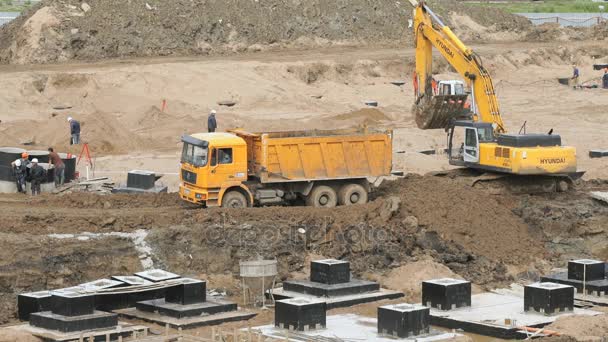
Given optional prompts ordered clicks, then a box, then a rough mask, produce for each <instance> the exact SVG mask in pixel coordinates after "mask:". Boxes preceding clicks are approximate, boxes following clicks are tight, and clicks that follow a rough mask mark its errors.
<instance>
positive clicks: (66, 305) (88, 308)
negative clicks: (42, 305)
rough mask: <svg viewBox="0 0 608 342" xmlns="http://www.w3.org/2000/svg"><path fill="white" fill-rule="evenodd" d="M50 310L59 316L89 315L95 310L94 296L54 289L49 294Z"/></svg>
mask: <svg viewBox="0 0 608 342" xmlns="http://www.w3.org/2000/svg"><path fill="white" fill-rule="evenodd" d="M51 311H52V313H53V314H55V315H61V316H68V317H74V316H83V315H90V314H92V313H93V312H94V311H95V296H94V295H88V294H85V295H82V294H78V293H73V292H68V291H63V292H61V291H54V292H53V293H52V296H51Z"/></svg>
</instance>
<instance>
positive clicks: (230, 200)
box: [222, 191, 247, 208]
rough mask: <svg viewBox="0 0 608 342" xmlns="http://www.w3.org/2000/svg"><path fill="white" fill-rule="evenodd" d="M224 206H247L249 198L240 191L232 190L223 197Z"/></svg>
mask: <svg viewBox="0 0 608 342" xmlns="http://www.w3.org/2000/svg"><path fill="white" fill-rule="evenodd" d="M222 208H247V198H245V195H243V194H242V193H240V192H238V191H230V192H228V193H226V194H225V195H224V197H223V198H222Z"/></svg>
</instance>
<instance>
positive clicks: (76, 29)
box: [0, 0, 530, 63]
mask: <svg viewBox="0 0 608 342" xmlns="http://www.w3.org/2000/svg"><path fill="white" fill-rule="evenodd" d="M431 6H432V7H433V8H435V10H436V11H437V13H439V14H440V15H443V16H444V17H445V19H446V23H448V24H452V22H451V21H452V19H453V18H452V17H450V15H449V14H450V13H451V12H457V13H462V14H463V15H464V16H466V18H469V19H470V20H472V21H474V22H475V23H477V24H475V25H473V26H474V28H477V27H479V26H480V25H481V26H483V27H486V28H487V30H488V31H489V32H497V31H509V32H519V31H520V30H521V29H522V28H524V27H525V26H526V25H530V24H529V22H528V21H527V20H526V19H524V18H520V17H518V16H515V15H510V14H507V13H503V12H501V11H499V10H496V9H488V8H485V7H483V6H472V7H469V6H466V5H462V4H459V3H458V2H457V1H454V0H450V1H434V2H431ZM411 13H412V10H411V7H410V6H409V4H407V3H403V2H395V1H392V0H380V1H376V2H374V3H370V2H368V1H366V0H354V1H353V0H338V1H329V2H326V1H320V0H315V1H302V0H298V1H291V2H284V1H280V0H266V1H246V2H243V1H239V0H228V1H226V0H176V1H170V2H167V1H159V0H132V1H120V2H117V1H110V0H102V1H92V2H90V3H87V2H83V1H81V0H67V1H66V0H44V1H43V2H42V3H41V4H39V5H37V6H35V7H33V8H32V9H30V10H29V11H27V12H26V13H24V14H23V15H22V16H21V17H20V18H19V19H17V20H15V21H14V22H11V23H9V24H8V25H5V26H3V27H2V28H0V61H1V62H3V63H46V62H56V61H65V60H71V59H80V60H97V59H103V58H114V57H126V56H166V55H197V54H210V53H214V54H217V53H229V52H245V51H249V52H256V51H261V50H264V49H267V48H282V47H296V48H307V47H311V46H327V45H334V44H361V43H374V44H379V43H380V44H381V43H395V42H399V43H403V42H404V41H406V40H407V41H411V29H409V28H408V27H407V25H406V23H407V22H408V19H411ZM454 18H456V20H458V18H457V17H454ZM469 19H466V20H469ZM460 28H461V29H462V30H461V31H465V30H467V29H469V28H470V27H467V26H466V25H461V27H460ZM478 31H479V30H478ZM471 37H472V38H479V37H477V36H471ZM483 38H484V39H486V38H487V39H492V37H491V36H488V35H484V36H483Z"/></svg>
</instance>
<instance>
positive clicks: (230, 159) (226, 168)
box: [179, 133, 252, 206]
mask: <svg viewBox="0 0 608 342" xmlns="http://www.w3.org/2000/svg"><path fill="white" fill-rule="evenodd" d="M182 142H183V148H182V157H181V173H180V181H181V184H180V187H179V194H180V197H181V198H182V199H183V200H186V201H188V202H191V203H196V204H202V205H205V206H219V205H221V204H222V198H223V195H224V194H225V193H226V192H227V191H229V190H235V192H236V193H237V194H241V195H242V197H241V196H238V195H235V196H233V197H238V198H236V199H235V200H238V201H243V200H245V201H247V205H250V203H251V201H252V199H251V196H250V194H249V191H248V190H247V188H246V187H245V186H244V185H243V183H244V182H246V181H247V145H246V143H245V141H244V140H243V139H242V138H240V137H238V136H236V135H234V134H230V133H200V134H193V135H185V136H183V137H182ZM238 204H242V203H238Z"/></svg>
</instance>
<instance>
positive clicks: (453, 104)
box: [412, 95, 468, 129]
mask: <svg viewBox="0 0 608 342" xmlns="http://www.w3.org/2000/svg"><path fill="white" fill-rule="evenodd" d="M466 101H467V95H436V96H433V97H432V98H425V97H423V98H422V99H421V100H420V101H419V102H418V103H417V104H414V106H413V108H412V112H413V113H414V117H415V118H416V124H417V125H418V128H420V129H445V128H447V127H448V126H449V123H450V122H451V121H452V120H461V119H467V118H468V116H467V113H466V112H467V110H466V109H465V108H464V106H465V103H466Z"/></svg>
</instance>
